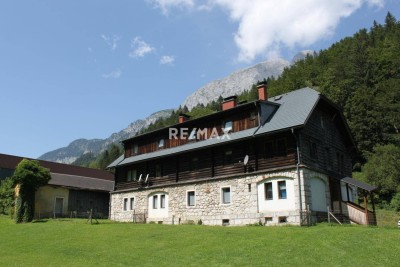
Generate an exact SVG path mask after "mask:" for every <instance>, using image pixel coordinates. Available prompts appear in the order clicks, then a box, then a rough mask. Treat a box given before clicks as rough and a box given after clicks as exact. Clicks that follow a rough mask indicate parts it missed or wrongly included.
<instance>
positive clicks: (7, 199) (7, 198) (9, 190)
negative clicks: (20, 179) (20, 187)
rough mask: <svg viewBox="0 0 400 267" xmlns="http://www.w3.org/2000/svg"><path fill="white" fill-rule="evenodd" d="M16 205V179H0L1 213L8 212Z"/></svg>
mask: <svg viewBox="0 0 400 267" xmlns="http://www.w3.org/2000/svg"><path fill="white" fill-rule="evenodd" d="M13 206H14V181H13V179H11V178H10V177H7V178H6V179H4V180H3V181H0V214H8V213H10V212H11V209H12V207H13Z"/></svg>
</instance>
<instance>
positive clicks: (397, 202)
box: [390, 192, 400, 211]
mask: <svg viewBox="0 0 400 267" xmlns="http://www.w3.org/2000/svg"><path fill="white" fill-rule="evenodd" d="M390 206H391V207H392V208H393V209H394V210H395V211H400V192H399V193H396V194H395V195H394V196H393V198H392V201H391V202H390Z"/></svg>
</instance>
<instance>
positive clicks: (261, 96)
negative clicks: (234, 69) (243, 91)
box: [257, 81, 268, 100]
mask: <svg viewBox="0 0 400 267" xmlns="http://www.w3.org/2000/svg"><path fill="white" fill-rule="evenodd" d="M257 89H258V100H268V90H267V82H266V81H262V82H259V83H257Z"/></svg>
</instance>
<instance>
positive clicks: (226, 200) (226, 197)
mask: <svg viewBox="0 0 400 267" xmlns="http://www.w3.org/2000/svg"><path fill="white" fill-rule="evenodd" d="M221 194H222V203H223V204H230V203H231V188H230V187H224V188H222V189H221Z"/></svg>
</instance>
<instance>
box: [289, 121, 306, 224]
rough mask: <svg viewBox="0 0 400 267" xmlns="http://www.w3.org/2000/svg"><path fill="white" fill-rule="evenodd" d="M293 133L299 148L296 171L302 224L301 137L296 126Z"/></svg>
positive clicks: (297, 148)
mask: <svg viewBox="0 0 400 267" xmlns="http://www.w3.org/2000/svg"><path fill="white" fill-rule="evenodd" d="M291 130H292V134H293V136H294V139H296V150H297V164H296V172H297V183H298V188H299V203H300V224H301V221H302V211H303V203H302V197H301V179H300V168H299V167H300V164H301V160H300V147H299V139H298V138H297V136H296V135H295V134H294V128H292V129H291Z"/></svg>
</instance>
